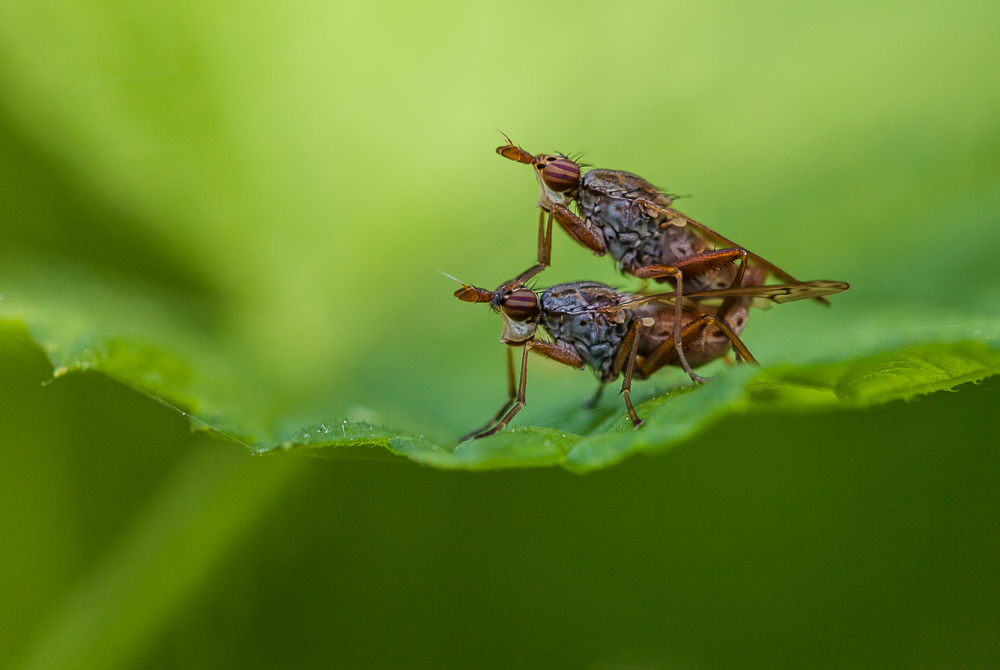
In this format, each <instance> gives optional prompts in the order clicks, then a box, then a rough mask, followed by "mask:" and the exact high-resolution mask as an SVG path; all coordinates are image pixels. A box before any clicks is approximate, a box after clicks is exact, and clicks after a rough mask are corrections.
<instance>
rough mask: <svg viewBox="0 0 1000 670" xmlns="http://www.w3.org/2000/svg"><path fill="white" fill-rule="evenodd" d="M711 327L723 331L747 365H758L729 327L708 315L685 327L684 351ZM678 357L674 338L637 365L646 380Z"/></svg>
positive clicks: (683, 333) (683, 335)
mask: <svg viewBox="0 0 1000 670" xmlns="http://www.w3.org/2000/svg"><path fill="white" fill-rule="evenodd" d="M709 326H715V327H717V328H718V329H719V330H721V331H722V333H723V335H725V336H726V337H727V338H729V341H730V342H731V343H732V345H733V348H734V349H736V351H737V352H738V353H739V355H740V356H741V357H742V358H743V360H745V361H746V362H747V363H753V364H755V365H756V364H757V359H755V358H754V357H753V354H751V353H750V350H749V349H747V346H746V345H745V344H743V341H742V340H741V339H740V338H739V337H737V336H736V334H735V333H734V332H733V331H732V330H730V329H729V326H727V325H726V324H724V323H723V322H722V321H720V320H718V319H716V318H715V317H714V316H709V315H707V314H705V315H702V316H700V317H698V318H697V319H695V320H694V321H692V322H691V323H689V324H687V325H686V326H684V330H683V332H682V334H681V342H682V347H683V348H684V349H687V348H689V347H690V346H691V345H692V344H694V342H695V341H696V340H697V339H698V338H699V337H701V335H702V334H703V333H704V332H705V329H706V328H708V327H709ZM676 357H677V351H676V348H675V347H674V342H673V338H671V339H669V340H667V341H666V342H664V343H663V344H661V345H660V346H658V347H657V348H656V350H655V351H653V353H652V354H650V355H649V356H647V357H646V358H645V359H644V360H641V361H638V363H637V365H638V366H639V374H640V375H641V376H642V378H643V379H645V378H646V377H649V376H650V375H652V374H653V373H654V372H656V371H657V370H659V369H660V368H662V367H663V366H664V365H667V364H669V363H671V362H673V360H674V358H676Z"/></svg>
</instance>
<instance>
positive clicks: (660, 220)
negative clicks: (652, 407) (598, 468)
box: [497, 135, 847, 382]
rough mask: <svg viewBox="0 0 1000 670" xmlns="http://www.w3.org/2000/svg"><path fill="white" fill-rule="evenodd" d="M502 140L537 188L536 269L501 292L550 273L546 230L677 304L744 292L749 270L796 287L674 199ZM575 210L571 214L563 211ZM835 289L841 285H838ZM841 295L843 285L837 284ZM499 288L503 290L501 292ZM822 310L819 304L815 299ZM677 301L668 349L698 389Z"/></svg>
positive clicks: (623, 175) (642, 183)
mask: <svg viewBox="0 0 1000 670" xmlns="http://www.w3.org/2000/svg"><path fill="white" fill-rule="evenodd" d="M504 137H505V139H507V144H505V145H503V146H500V147H497V153H498V154H500V155H501V156H503V157H504V158H507V159H509V160H512V161H516V162H518V163H522V164H525V165H531V166H532V167H533V168H534V171H535V177H536V179H537V180H538V185H539V196H538V207H539V208H541V212H540V214H539V219H538V261H537V262H536V263H535V265H533V266H531V267H530V268H528V269H527V270H525V271H524V272H522V273H521V274H520V275H518V276H517V277H516V278H515V279H513V280H511V281H510V282H507V284H506V285H505V286H506V287H508V288H509V287H510V286H515V285H520V284H523V283H524V282H526V281H528V280H529V279H531V278H532V277H534V276H535V275H536V274H538V273H539V272H541V271H542V270H544V269H545V268H546V267H548V266H549V265H550V262H551V256H552V222H553V220H554V221H555V222H557V223H558V224H559V225H560V227H562V228H563V230H565V231H566V232H567V233H568V234H569V236H570V237H572V238H573V239H574V240H576V241H577V242H579V243H580V244H582V245H583V246H585V247H587V248H588V249H590V250H591V251H593V252H594V253H595V254H597V255H598V256H604V255H605V254H607V255H610V256H611V257H612V258H613V259H614V260H615V262H616V263H617V265H618V269H619V271H621V272H622V273H624V274H629V275H633V276H635V277H638V278H640V279H646V280H653V281H656V282H661V283H662V282H669V283H671V284H673V286H674V287H675V290H676V292H677V294H678V296H682V295H683V294H686V293H689V292H701V291H708V290H721V289H726V288H730V287H735V286H740V285H743V284H744V282H742V278H743V274H744V273H745V272H746V268H747V266H748V265H750V266H751V267H754V268H759V269H760V270H762V271H763V273H764V277H763V279H762V280H761V281H760V282H758V284H763V282H764V280H766V278H767V277H769V276H773V277H776V278H777V279H778V280H780V281H782V282H785V283H786V284H789V285H792V284H799V283H800V282H798V280H797V279H795V278H794V277H793V276H792V275H790V274H788V273H787V272H785V271H784V270H782V269H781V268H779V267H777V266H776V265H774V264H773V263H771V262H770V261H767V260H765V259H764V258H761V257H760V256H758V255H756V254H754V253H751V252H749V251H747V250H746V249H744V248H743V247H741V246H739V245H737V244H736V243H735V242H733V241H732V240H729V239H727V238H725V237H723V236H722V235H720V234H719V233H717V232H715V231H714V230H712V229H711V228H709V227H708V226H706V225H704V224H701V223H699V222H697V221H695V220H694V219H691V218H690V217H688V216H685V215H684V214H682V213H681V212H679V211H677V210H676V209H673V207H672V205H673V196H671V195H670V194H668V193H665V192H663V191H661V190H659V189H657V188H656V187H655V186H653V185H652V184H650V183H649V182H648V181H646V180H645V179H643V178H642V177H639V176H638V175H634V174H632V173H630V172H623V171H620V170H602V169H594V170H590V171H588V172H587V173H585V174H584V173H582V171H581V165H580V163H578V162H577V161H575V160H573V159H571V158H569V157H567V156H564V155H562V154H538V155H532V154H530V153H528V152H527V151H525V150H524V149H521V148H520V147H518V146H516V145H515V144H514V143H513V142H511V141H510V138H507V136H506V135H505V136H504ZM571 204H572V205H574V206H575V208H576V210H577V212H578V213H579V214H577V213H574V212H573V211H571V210H570V209H569V206H570V205H571ZM840 283H842V282H840ZM844 287H845V288H847V285H846V284H844ZM501 288H503V287H501ZM815 299H816V300H817V301H819V302H821V303H823V304H829V303H828V302H827V300H826V299H825V298H823V297H822V296H820V297H816V298H815ZM682 305H683V301H681V300H677V301H676V302H675V313H674V328H675V331H674V347H675V350H676V352H677V359H678V361H679V363H680V365H681V367H683V368H684V370H685V372H687V373H688V375H689V376H690V377H691V379H693V380H694V381H697V382H704V379H702V378H701V377H699V376H698V375H696V374H695V373H694V371H693V370H692V367H693V366H691V365H690V364H689V361H688V360H687V356H686V354H685V352H684V351H683V348H682V337H681V330H682V329H683V324H684V320H683V318H682Z"/></svg>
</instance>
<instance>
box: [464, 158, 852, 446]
mask: <svg viewBox="0 0 1000 670" xmlns="http://www.w3.org/2000/svg"><path fill="white" fill-rule="evenodd" d="M497 153H499V154H500V155H501V156H503V157H505V158H508V159H510V160H513V161H517V162H518V163H522V164H526V165H531V166H532V167H533V168H534V171H535V177H536V178H537V180H538V183H539V188H540V195H539V199H538V207H539V208H541V213H540V216H539V222H538V260H537V262H536V263H535V265H533V266H532V267H530V268H528V269H527V270H525V271H524V272H522V273H521V274H520V275H518V276H517V277H515V278H514V279H512V280H510V281H508V282H506V283H504V284H502V285H501V286H500V287H499V288H497V289H496V290H495V291H488V290H485V289H480V288H476V287H471V286H466V285H464V284H463V287H462V288H461V289H459V290H458V291H456V292H455V296H456V297H458V298H459V299H461V300H463V301H465V302H483V303H489V304H490V306H491V307H492V308H493V309H494V310H496V311H499V312H500V314H501V315H502V316H503V318H504V333H503V337H502V340H503V342H504V343H506V344H508V345H509V347H508V352H507V353H508V366H507V368H508V391H509V400H508V402H507V403H506V404H505V405H504V406H503V408H501V410H500V412H499V413H498V414H497V415H496V417H494V419H493V420H492V421H490V422H489V423H488V424H487V425H486V426H484V427H483V428H481V429H480V430H478V431H474V432H473V433H470V434H469V435H467V436H465V437H463V438H462V439H463V440H464V439H467V438H470V437H485V436H486V435H492V434H494V433H496V432H497V431H498V430H500V429H501V428H503V427H504V426H505V425H506V424H507V423H508V422H509V421H510V420H511V419H512V418H513V417H514V415H515V414H517V412H518V411H519V410H520V409H521V407H522V406H523V405H524V396H525V386H526V383H527V359H528V352H529V351H531V350H534V351H536V352H538V353H540V354H542V355H543V356H546V357H547V358H551V359H553V360H555V361H558V362H560V363H563V364H566V365H569V366H572V367H576V368H579V369H583V368H584V367H587V366H589V367H591V368H592V369H593V370H594V372H595V373H596V374H597V377H598V379H599V380H600V382H601V386H600V387H599V388H598V393H597V395H596V396H595V401H596V399H597V397H599V395H600V391H601V389H603V386H604V384H605V383H607V382H609V381H612V380H614V379H616V378H617V377H618V376H619V375H620V374H622V373H624V375H625V379H624V382H623V384H622V393H623V395H624V397H625V404H626V408H627V409H628V413H629V417H630V418H631V419H632V423H633V425H635V426H639V425H641V423H642V422H641V420H640V419H639V417H638V415H637V414H636V412H635V408H634V407H633V406H632V401H631V398H630V388H631V381H632V377H633V376H638V377H639V378H640V379H645V378H646V377H648V376H650V375H651V374H653V373H654V372H656V371H657V370H658V369H660V368H661V367H663V366H664V365H679V366H680V367H682V368H683V369H684V370H685V372H687V374H688V375H689V376H690V377H691V379H692V380H694V381H696V382H699V383H701V382H704V381H706V380H705V379H703V378H702V377H700V376H698V375H697V374H695V373H694V370H693V368H695V367H699V366H701V365H704V364H706V363H709V362H711V361H713V360H715V359H717V358H719V357H721V356H722V355H724V354H725V353H726V352H727V351H728V350H729V347H730V345H731V346H732V347H733V348H734V349H735V350H736V351H737V353H738V356H739V358H741V359H743V360H744V361H747V362H751V363H753V362H756V361H755V360H754V358H753V356H752V355H751V354H750V352H749V350H747V348H746V346H745V345H744V344H743V342H742V341H740V339H739V335H740V333H741V332H742V331H743V328H744V327H745V325H746V320H747V317H748V313H749V308H750V306H751V305H752V304H753V303H754V302H755V301H756V302H758V303H759V304H766V303H769V302H777V303H781V302H790V301H793V300H801V299H806V298H811V299H815V300H817V301H819V302H821V303H823V304H829V303H828V302H827V301H826V299H825V296H827V295H832V294H834V293H839V292H840V291H843V290H846V289H847V288H848V285H847V284H846V283H845V282H833V281H813V282H800V281H798V280H796V279H795V278H794V277H792V276H791V275H790V274H788V273H787V272H784V271H783V270H781V269H780V268H778V267H777V266H775V265H774V264H772V263H770V262H768V261H767V260H765V259H763V258H761V257H760V256H757V255H755V254H753V253H751V252H749V251H747V250H746V249H744V248H742V247H740V246H738V245H736V244H735V243H734V242H732V241H730V240H728V239H726V238H725V237H723V236H722V235H720V234H718V233H716V232H715V231H714V230H712V229H710V228H708V227H707V226H704V225H702V224H700V223H698V222H696V221H694V220H692V219H690V218H688V217H686V216H684V215H683V214H681V213H680V212H678V211H676V210H674V209H672V208H671V205H672V203H673V199H672V197H671V196H670V195H668V194H666V193H664V192H662V191H660V190H658V189H656V188H655V187H654V186H652V185H651V184H650V183H649V182H647V181H646V180H644V179H642V178H641V177H639V176H637V175H634V174H631V173H629V172H622V171H618V170H600V169H595V170H590V171H589V172H587V173H586V174H583V173H582V172H581V169H580V167H581V166H580V165H579V164H578V163H577V162H576V161H573V160H571V159H570V158H568V157H566V156H563V155H561V154H560V155H552V154H539V155H537V156H534V155H532V154H529V153H528V152H526V151H524V150H523V149H521V148H520V147H517V146H516V145H514V144H513V142H511V141H510V140H509V139H508V140H507V144H505V145H503V146H500V147H498V148H497ZM569 205H573V206H574V207H575V208H576V209H577V211H578V212H579V214H576V213H574V212H572V211H571V210H570V209H569ZM553 220H555V221H556V222H558V223H559V225H560V227H562V228H563V229H564V230H565V231H566V232H567V233H568V234H569V235H570V237H572V238H573V239H575V240H576V241H577V242H579V243H580V244H582V245H584V246H585V247H587V248H588V249H590V250H591V251H593V252H594V253H595V254H597V255H598V256H603V255H605V254H609V255H610V256H611V257H612V258H613V259H614V260H615V261H616V262H617V266H618V269H619V270H620V271H621V272H622V273H624V274H629V275H633V276H635V277H638V278H640V279H644V280H653V281H657V282H667V283H670V284H672V285H673V287H674V292H671V293H660V294H654V295H638V294H632V293H624V292H621V291H617V290H615V289H613V288H611V287H609V286H606V285H604V284H599V283H597V282H571V283H568V284H560V285H557V286H552V287H550V288H548V289H545V290H543V291H540V292H536V291H533V290H532V289H529V288H525V286H524V284H525V283H526V282H527V281H528V280H530V279H531V278H532V277H534V276H535V275H537V274H538V273H539V272H541V271H542V270H544V269H545V268H546V267H548V266H549V264H550V260H551V253H552V222H553ZM718 247H721V248H718ZM771 277H775V278H777V279H778V280H780V281H782V282H784V283H783V284H772V285H765V282H766V281H767V280H768V279H769V278H771ZM538 326H542V327H543V328H544V329H545V330H546V331H547V332H548V333H549V335H550V336H551V337H552V339H553V340H554V341H553V342H551V343H550V342H544V341H541V340H538V339H536V333H537V329H538ZM516 346H523V347H524V351H523V354H522V361H521V375H520V383H519V384H518V385H517V386H516V387H515V380H514V365H513V354H512V352H511V349H510V347H516Z"/></svg>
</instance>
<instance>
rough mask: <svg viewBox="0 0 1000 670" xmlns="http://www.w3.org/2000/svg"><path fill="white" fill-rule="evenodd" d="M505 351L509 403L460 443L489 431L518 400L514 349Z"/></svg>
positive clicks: (510, 348) (459, 439)
mask: <svg viewBox="0 0 1000 670" xmlns="http://www.w3.org/2000/svg"><path fill="white" fill-rule="evenodd" d="M504 349H506V350H507V402H505V403H504V404H503V405H502V406H501V407H500V411H499V412H497V413H496V414H495V415H494V416H493V418H492V419H490V420H489V421H487V422H486V425H485V426H483V427H482V428H477V429H476V430H473V431H471V432H469V433H466V434H465V435H463V436H462V437H460V438H458V441H459V442H465V441H466V440H468V439H469V438H470V437H474V436H476V435H478V434H479V433H481V432H483V431H484V430H487V429H488V428H489V427H490V426H492V425H493V424H494V423H496V422H497V421H498V420H499V419H500V417H502V416H503V415H504V414H506V413H507V412H508V411H509V410H510V407H511V405H513V404H514V401H515V399H516V398H517V386H515V383H514V348H513V347H510V346H506V347H504Z"/></svg>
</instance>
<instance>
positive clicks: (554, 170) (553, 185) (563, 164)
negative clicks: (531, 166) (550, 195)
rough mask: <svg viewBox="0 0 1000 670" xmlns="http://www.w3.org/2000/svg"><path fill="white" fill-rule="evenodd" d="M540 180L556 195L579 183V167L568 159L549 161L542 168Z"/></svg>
mask: <svg viewBox="0 0 1000 670" xmlns="http://www.w3.org/2000/svg"><path fill="white" fill-rule="evenodd" d="M542 179H544V180H545V185H546V186H548V187H549V188H550V189H552V190H553V191H556V192H557V193H562V192H563V191H568V190H569V189H571V188H573V187H574V186H576V185H577V184H579V183H580V166H579V165H577V164H576V163H574V162H573V161H571V160H570V159H568V158H556V159H555V160H550V161H549V162H547V163H546V164H545V166H544V167H542Z"/></svg>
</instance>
